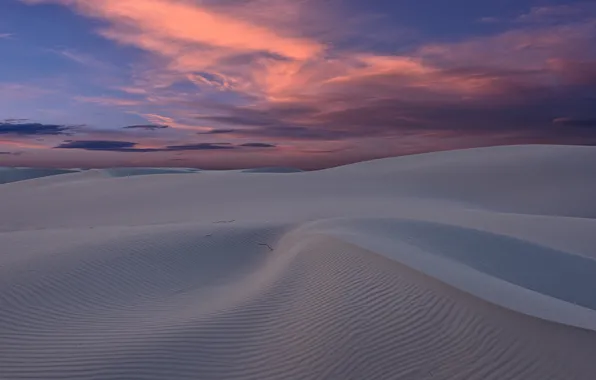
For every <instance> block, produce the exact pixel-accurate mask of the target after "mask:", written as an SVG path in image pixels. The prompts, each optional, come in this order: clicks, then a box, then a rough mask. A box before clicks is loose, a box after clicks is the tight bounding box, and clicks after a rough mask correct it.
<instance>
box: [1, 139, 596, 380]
mask: <svg viewBox="0 0 596 380" xmlns="http://www.w3.org/2000/svg"><path fill="white" fill-rule="evenodd" d="M293 171H294V170H293V169H281V170H280V169H254V170H248V171H247V170H243V171H231V172H217V173H218V174H217V175H208V174H209V172H200V171H195V170H192V169H168V168H154V169H153V168H149V169H136V168H119V169H102V170H87V171H73V170H45V169H0V183H2V185H0V200H1V201H0V379H8V380H17V379H102V380H103V379H148V380H149V379H168V380H177V379H245V380H248V379H338V380H350V379H354V380H361V379H367V380H376V379H378V380H385V379H407V380H439V379H440V380H452V379H461V380H464V379H465V380H470V379H471V380H485V379H487V380H527V379H529V380H534V379H535V380H543V379H549V380H559V379H560V380H574V379H575V380H590V379H594V378H596V360H594V358H595V357H596V291H595V289H596V248H595V247H596V201H595V198H594V194H596V147H569V146H508V147H496V148H480V149H466V150H459V151H450V152H439V153H431V154H422V155H413V156H406V157H398V158H389V159H381V160H374V161H369V162H362V163H358V164H353V165H346V166H342V167H337V168H333V169H327V170H321V171H314V172H302V173H296V174H293V173H292V172H293ZM246 172H256V173H257V174H255V175H249V174H248V173H246ZM258 173H267V175H258ZM164 174H167V175H164ZM123 177H126V178H123Z"/></svg>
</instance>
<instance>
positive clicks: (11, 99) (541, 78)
mask: <svg viewBox="0 0 596 380" xmlns="http://www.w3.org/2000/svg"><path fill="white" fill-rule="evenodd" d="M505 144H576V145H596V1H593V0H592V1H572V0H567V1H563V0H559V1H556V0H483V1H478V0H450V1H446V0H426V1H420V0H94V1H89V0H0V166H45V167H110V166H160V167H166V166H168V167H169V166H181V167H199V168H205V169H232V168H246V167H256V166H292V167H299V168H302V169H319V168H324V167H330V166H335V165H341V164H346V163H351V162H357V161H362V160H368V159H374V158H382V157H389V156H397V155H404V154H412V153H422V152H430V151H438V150H447V149H459V148H469V147H481V146H492V145H505Z"/></svg>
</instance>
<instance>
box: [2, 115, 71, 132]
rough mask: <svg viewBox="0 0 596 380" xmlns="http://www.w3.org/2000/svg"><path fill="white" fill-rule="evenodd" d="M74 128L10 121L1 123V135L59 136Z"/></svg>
mask: <svg viewBox="0 0 596 380" xmlns="http://www.w3.org/2000/svg"><path fill="white" fill-rule="evenodd" d="M72 128H73V127H72V126H68V125H55V124H41V123H32V122H25V121H24V120H22V119H19V120H17V121H15V120H13V119H8V120H5V121H0V135H11V136H58V135H67V134H69V133H70V132H71V131H72Z"/></svg>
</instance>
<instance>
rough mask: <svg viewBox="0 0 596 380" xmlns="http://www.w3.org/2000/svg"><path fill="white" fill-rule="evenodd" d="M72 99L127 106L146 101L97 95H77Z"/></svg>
mask: <svg viewBox="0 0 596 380" xmlns="http://www.w3.org/2000/svg"><path fill="white" fill-rule="evenodd" d="M74 99H75V100H76V101H79V102H82V103H92V104H97V105H101V106H108V107H129V106H138V105H142V104H146V101H145V100H143V99H124V98H110V97H97V96H77V97H75V98H74Z"/></svg>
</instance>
